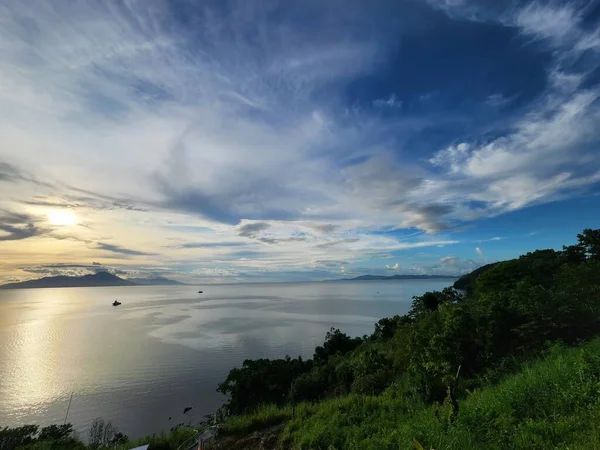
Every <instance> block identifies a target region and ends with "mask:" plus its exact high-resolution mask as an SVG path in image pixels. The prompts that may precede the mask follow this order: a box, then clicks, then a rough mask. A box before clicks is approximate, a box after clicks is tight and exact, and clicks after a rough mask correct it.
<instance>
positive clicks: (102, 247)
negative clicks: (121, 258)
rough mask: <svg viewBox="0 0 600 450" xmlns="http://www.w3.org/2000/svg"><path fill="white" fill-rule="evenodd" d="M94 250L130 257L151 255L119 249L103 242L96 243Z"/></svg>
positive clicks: (119, 247)
mask: <svg viewBox="0 0 600 450" xmlns="http://www.w3.org/2000/svg"><path fill="white" fill-rule="evenodd" d="M96 248H98V249H99V250H104V251H107V252H113V253H118V254H120V255H131V256H148V255H152V253H147V252H141V251H138V250H133V249H130V248H126V247H121V246H120V245H115V244H107V243H105V242H98V243H97V244H96Z"/></svg>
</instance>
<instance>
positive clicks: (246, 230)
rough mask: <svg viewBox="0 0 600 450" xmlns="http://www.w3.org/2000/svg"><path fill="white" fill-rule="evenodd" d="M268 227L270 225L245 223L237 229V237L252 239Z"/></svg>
mask: <svg viewBox="0 0 600 450" xmlns="http://www.w3.org/2000/svg"><path fill="white" fill-rule="evenodd" d="M270 227H271V225H269V224H268V223H265V222H255V223H246V224H244V225H241V226H239V227H238V235H239V236H243V237H247V238H254V237H256V235H257V234H258V233H260V232H261V231H265V230H268V229H269V228H270Z"/></svg>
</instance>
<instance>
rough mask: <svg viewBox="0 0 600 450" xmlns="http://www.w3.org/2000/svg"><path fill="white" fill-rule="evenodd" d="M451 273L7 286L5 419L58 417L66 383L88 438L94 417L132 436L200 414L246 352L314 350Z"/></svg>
mask: <svg viewBox="0 0 600 450" xmlns="http://www.w3.org/2000/svg"><path fill="white" fill-rule="evenodd" d="M450 284H452V280H401V281H370V282H335V283H296V284H292V283H277V284H246V285H241V284H240V285H217V286H205V287H203V288H202V289H203V290H204V294H198V293H197V292H198V288H197V287H194V286H177V287H171V286H168V287H162V286H161V287H156V286H136V287H104V288H64V289H23V290H4V291H3V290H0V426H16V425H21V424H25V423H37V424H40V425H47V424H51V423H62V421H63V420H64V418H65V413H66V410H67V405H68V402H69V396H70V395H71V392H74V395H73V402H72V405H71V410H70V412H69V421H70V422H72V423H73V424H74V425H75V428H76V430H77V431H78V433H79V434H80V436H81V437H83V438H85V437H86V436H87V432H88V429H89V425H90V423H91V421H92V420H93V419H94V418H96V417H103V418H104V419H105V420H109V419H110V420H112V422H113V424H114V425H116V426H117V427H118V428H119V429H120V430H121V431H123V432H124V433H126V434H128V435H130V436H133V437H136V436H141V435H144V434H151V433H153V432H157V431H160V430H165V429H169V428H170V427H172V426H173V425H175V424H177V423H181V422H185V423H188V422H189V421H191V422H192V423H194V422H195V421H198V420H199V419H201V418H202V417H203V416H204V415H205V414H208V413H210V412H213V411H214V410H215V409H216V408H218V407H219V406H220V405H221V404H222V402H223V400H224V399H223V397H222V396H221V395H220V394H218V393H217V392H216V391H215V389H216V386H217V384H218V383H219V382H220V381H222V380H223V379H224V378H225V376H226V375H227V373H228V371H229V370H230V369H231V368H232V367H234V366H239V365H241V363H242V361H243V360H244V359H247V358H278V357H284V356H285V355H286V354H289V355H290V356H297V355H299V354H300V355H302V356H303V357H311V356H312V353H313V350H314V347H315V346H316V345H319V344H321V343H322V342H323V338H324V336H325V333H326V332H327V331H328V330H329V329H330V327H338V328H340V329H342V331H344V332H346V333H347V334H350V335H354V336H360V335H363V334H370V333H371V332H372V331H373V324H374V323H375V322H376V321H377V320H379V319H380V318H381V317H387V316H392V315H394V314H404V313H406V312H407V311H408V309H409V307H410V302H411V298H412V296H413V295H418V294H422V293H423V292H425V291H427V290H433V289H442V288H443V287H445V286H449V285H450ZM117 298H118V299H119V300H120V301H121V302H122V305H121V306H118V307H113V306H111V303H112V301H113V300H115V299H117ZM185 406H193V407H194V409H192V411H191V413H188V414H187V415H185V416H184V415H183V408H184V407H185ZM169 416H171V420H169Z"/></svg>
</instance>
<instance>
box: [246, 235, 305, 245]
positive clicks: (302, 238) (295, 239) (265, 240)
mask: <svg viewBox="0 0 600 450" xmlns="http://www.w3.org/2000/svg"><path fill="white" fill-rule="evenodd" d="M257 240H258V241H260V242H263V243H265V244H279V243H280V242H302V241H306V236H290V237H286V238H271V237H262V238H258V239H257Z"/></svg>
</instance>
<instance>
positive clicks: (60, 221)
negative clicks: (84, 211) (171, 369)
mask: <svg viewBox="0 0 600 450" xmlns="http://www.w3.org/2000/svg"><path fill="white" fill-rule="evenodd" d="M48 221H49V222H50V224H51V225H61V226H62V225H73V224H75V223H77V217H76V216H75V214H73V213H71V212H69V211H65V210H61V209H53V210H51V211H50V212H48Z"/></svg>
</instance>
